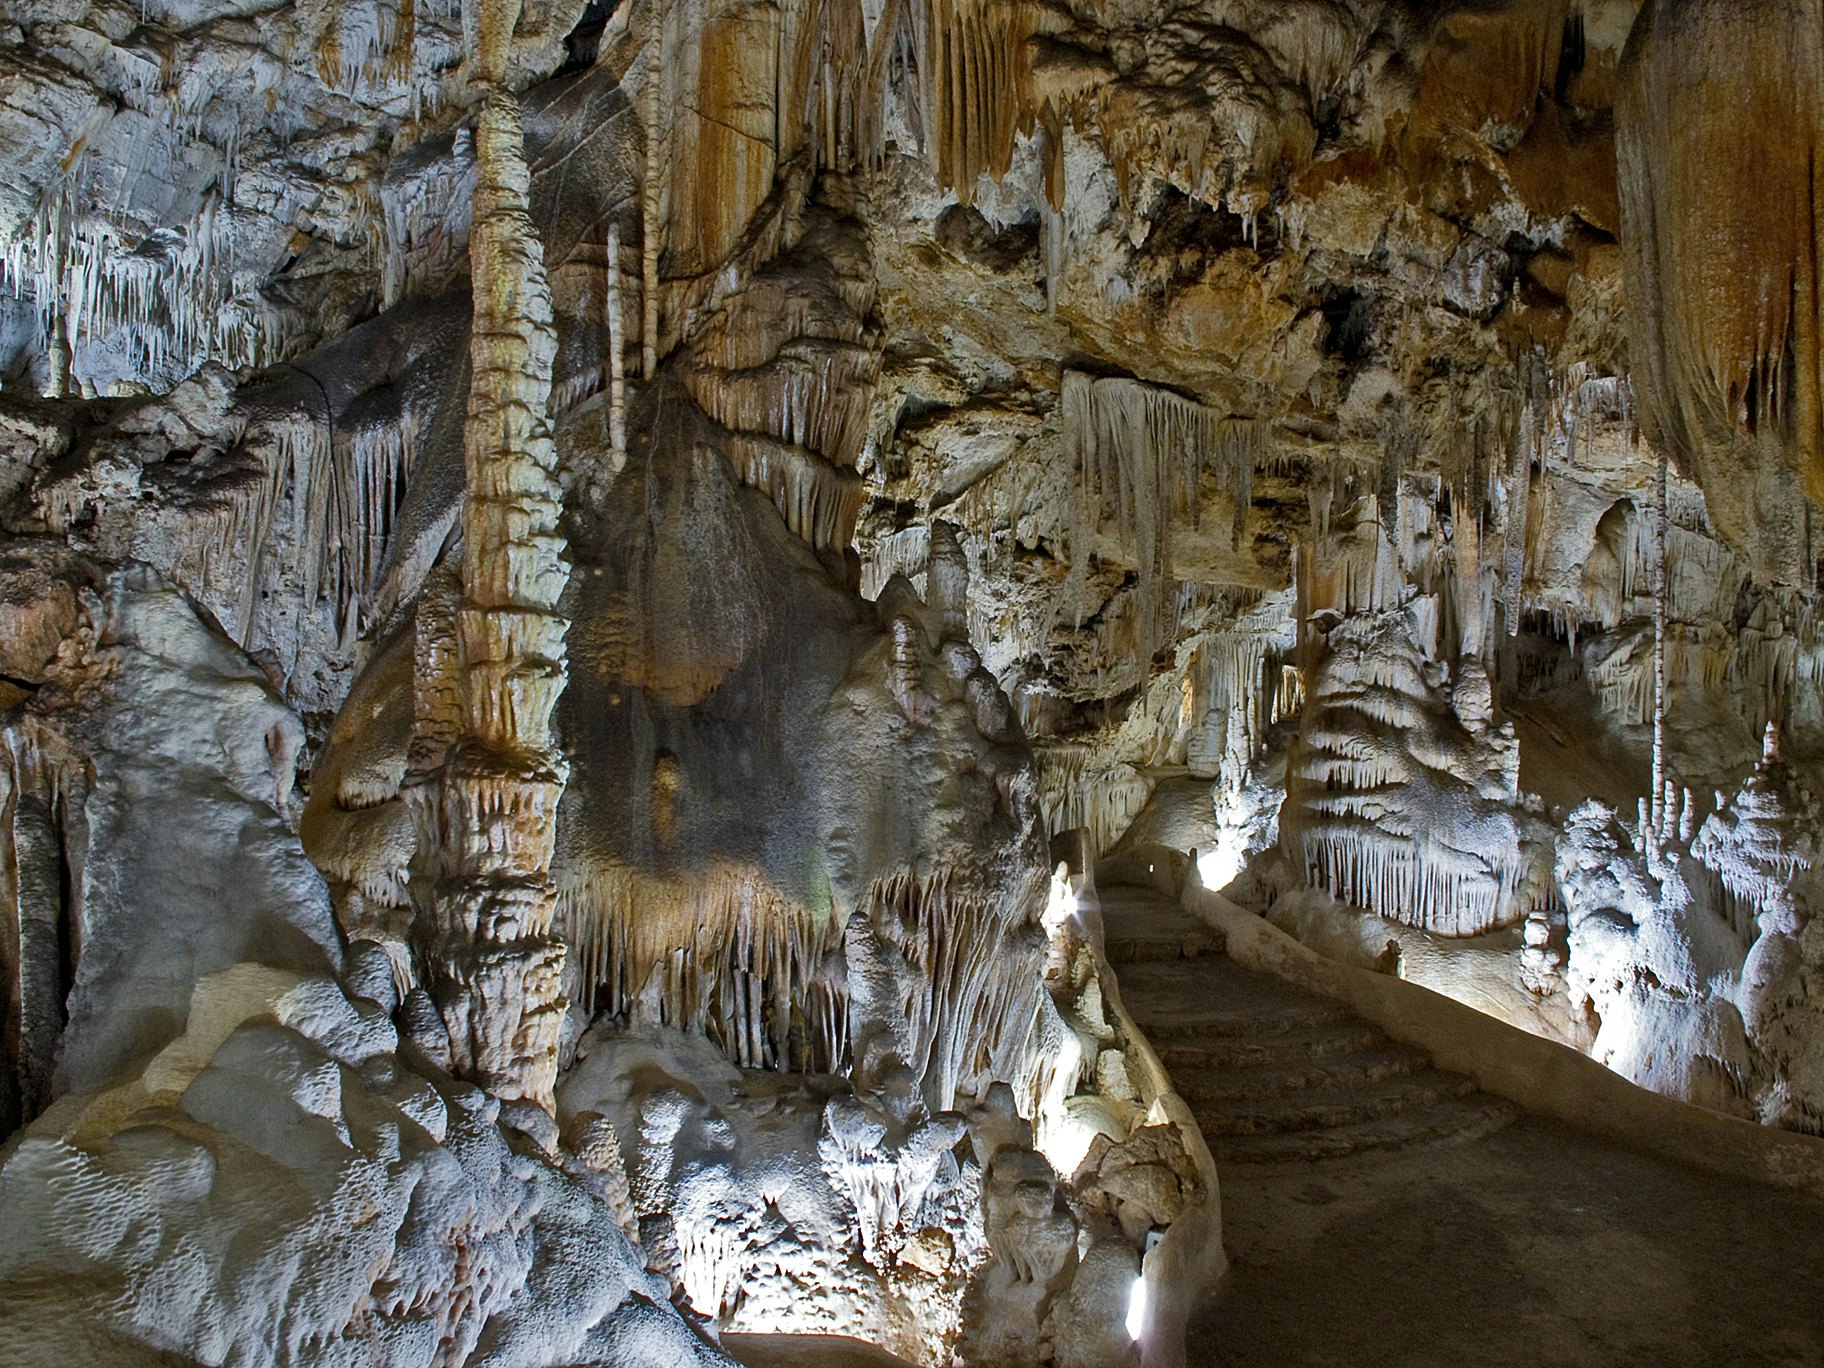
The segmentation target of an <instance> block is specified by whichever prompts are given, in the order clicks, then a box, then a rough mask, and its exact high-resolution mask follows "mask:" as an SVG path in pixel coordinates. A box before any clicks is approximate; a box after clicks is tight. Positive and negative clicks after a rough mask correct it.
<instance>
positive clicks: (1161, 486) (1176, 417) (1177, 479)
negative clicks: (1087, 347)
mask: <svg viewBox="0 0 1824 1368" xmlns="http://www.w3.org/2000/svg"><path fill="white" fill-rule="evenodd" d="M1061 408H1062V420H1063V426H1064V430H1065V432H1066V434H1067V435H1068V438H1069V441H1070V445H1071V452H1072V459H1073V461H1074V464H1075V467H1076V474H1077V484H1078V497H1077V499H1076V501H1075V503H1074V506H1073V509H1072V515H1071V526H1070V529H1069V536H1068V540H1069V548H1070V575H1071V577H1072V580H1073V582H1074V590H1073V592H1071V593H1070V594H1068V595H1067V597H1068V598H1069V599H1071V600H1074V601H1080V600H1081V598H1082V593H1081V591H1082V589H1083V587H1084V585H1085V584H1086V583H1087V576H1088V573H1089V559H1090V554H1091V547H1092V546H1093V544H1094V536H1095V531H1096V528H1097V527H1098V526H1099V525H1100V524H1101V522H1102V521H1103V519H1104V517H1105V516H1106V517H1110V518H1112V520H1113V522H1114V525H1115V527H1116V530H1117V533H1118V535H1119V537H1120V541H1121V544H1122V546H1123V547H1131V548H1132V549H1133V551H1134V554H1135V558H1136V560H1137V562H1138V566H1137V569H1138V572H1139V580H1138V594H1139V598H1138V602H1137V604H1136V610H1135V616H1136V633H1137V640H1136V642H1135V647H1136V651H1137V654H1138V655H1139V656H1140V657H1141V658H1142V659H1151V658H1152V655H1153V653H1154V651H1155V650H1156V648H1157V646H1158V644H1159V642H1160V641H1161V640H1162V639H1163V638H1164V636H1165V635H1166V632H1167V622H1166V619H1167V617H1168V615H1169V612H1170V609H1171V607H1172V605H1171V603H1169V602H1168V600H1167V595H1166V593H1165V590H1166V588H1167V586H1168V585H1169V584H1170V583H1171V579H1172V577H1171V568H1172V555H1171V547H1172V522H1173V519H1174V518H1175V517H1176V516H1178V515H1180V514H1182V515H1184V516H1188V517H1189V518H1190V519H1191V520H1192V522H1193V523H1194V522H1196V521H1197V520H1198V518H1199V516H1200V513H1201V502H1202V499H1201V483H1202V477H1203V474H1204V472H1205V471H1209V472H1212V473H1214V474H1215V475H1216V477H1217V479H1218V480H1219V482H1220V483H1221V484H1222V485H1223V486H1224V488H1226V489H1227V490H1228V492H1229V494H1230V497H1231V498H1232V499H1233V501H1234V504H1235V541H1236V543H1237V544H1238V545H1239V543H1240V541H1241V537H1242V535H1243V532H1244V530H1245V527H1246V519H1247V513H1248V507H1249V505H1250V503H1251V502H1252V499H1253V481H1254V471H1255V468H1256V466H1258V465H1259V464H1260V463H1261V461H1262V459H1263V451H1264V448H1265V445H1266V441H1265V428H1264V425H1263V424H1261V423H1260V422H1259V421H1258V420H1256V419H1252V418H1235V417H1230V416H1228V415H1225V414H1222V413H1220V412H1218V411H1217V410H1215V409H1212V408H1210V407H1208V406H1207V405H1204V404H1200V403H1197V402H1196V401H1195V400H1191V399H1186V398H1184V397H1183V396H1182V395H1178V394H1174V393H1172V392H1171V391H1169V390H1164V389H1160V388H1159V387H1158V386H1155V385H1147V384H1142V383H1141V382H1139V381H1137V380H1126V379H1119V378H1108V379H1096V378H1094V377H1092V376H1089V375H1085V374H1083V373H1082V372H1080V371H1065V372H1064V380H1063V393H1062V397H1061ZM1078 625H1079V626H1081V623H1079V624H1078Z"/></svg>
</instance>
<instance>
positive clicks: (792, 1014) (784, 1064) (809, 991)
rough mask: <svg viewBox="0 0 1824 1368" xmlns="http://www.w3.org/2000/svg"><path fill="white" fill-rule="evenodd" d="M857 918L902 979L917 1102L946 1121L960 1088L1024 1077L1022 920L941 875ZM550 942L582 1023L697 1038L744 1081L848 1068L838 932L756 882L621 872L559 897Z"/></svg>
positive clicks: (1030, 987)
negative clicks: (566, 962)
mask: <svg viewBox="0 0 1824 1368" xmlns="http://www.w3.org/2000/svg"><path fill="white" fill-rule="evenodd" d="M861 910H862V912H863V913H864V914H865V915H866V918H867V920H868V922H869V923H870V926H871V927H872V929H873V931H874V932H875V933H877V934H878V935H879V937H880V938H881V940H882V941H883V942H884V943H885V944H887V945H889V946H891V947H892V948H893V949H894V950H895V951H896V952H897V953H898V954H899V955H900V956H901V957H902V958H903V960H904V962H905V964H906V965H907V967H908V968H909V969H910V970H911V971H912V972H911V974H910V975H909V976H908V979H907V981H908V982H909V983H911V984H914V985H916V987H915V989H913V990H911V991H910V992H909V996H908V997H907V998H906V1000H905V1001H903V1002H902V1003H900V1004H898V1006H899V1007H900V1009H901V1011H902V1013H903V1017H902V1018H901V1019H903V1020H904V1021H905V1022H906V1023H907V1036H908V1039H909V1040H910V1042H911V1057H910V1058H909V1059H908V1060H907V1063H908V1064H909V1065H910V1066H911V1067H912V1069H913V1070H914V1072H915V1073H916V1074H918V1076H919V1077H920V1078H921V1079H922V1080H923V1081H924V1083H925V1094H926V1097H927V1098H937V1099H939V1104H940V1105H944V1106H947V1105H949V1101H950V1100H952V1099H954V1098H955V1096H956V1095H957V1092H958V1089H959V1087H964V1086H965V1085H973V1084H974V1083H975V1082H978V1081H980V1080H981V1079H984V1078H1002V1079H1014V1078H1017V1077H1020V1076H1021V1070H1023V1069H1024V1068H1025V1067H1026V1066H1027V1061H1026V1058H1025V1051H1026V1048H1027V1042H1028V1037H1029V1035H1030V1030H1031V1025H1032V1021H1033V1017H1034V1013H1035V1012H1036V1011H1037V1010H1038V998H1037V994H1038V993H1039V992H1042V991H1043V986H1042V982H1041V975H1040V968H1041V963H1040V959H1039V958H1038V954H1037V952H1036V951H1034V953H1033V955H1032V956H1030V957H1028V956H1026V955H1024V954H1023V953H1022V947H1023V942H1022V941H1021V940H1020V927H1021V923H1020V922H1019V919H1018V917H1017V916H1014V915H1012V914H1009V913H1008V912H1006V911H1005V910H1003V909H1001V908H1000V907H999V906H998V904H997V903H996V901H995V900H994V899H993V898H990V897H985V896H982V895H979V894H976V893H973V892H964V891H963V890H962V889H961V888H960V887H959V885H958V883H957V881H956V879H955V877H954V876H953V875H952V873H951V872H950V871H949V870H948V869H942V870H939V871H937V872H935V873H932V874H929V875H924V876H919V875H916V874H913V873H910V872H901V873H898V874H894V875H891V876H889V877H887V878H884V879H881V880H878V881H877V882H876V883H875V884H874V885H873V886H872V887H871V888H870V889H869V890H868V892H867V893H866V894H865V895H864V897H863V899H862V904H861ZM557 927H558V931H559V934H560V935H561V936H562V937H563V938H564V939H565V940H566V941H567V942H568V943H569V944H570V945H571V947H572V954H571V962H572V965H573V969H572V971H571V972H572V978H571V983H572V985H573V989H572V991H573V993H574V995H575V996H576V998H577V1000H578V1001H579V1002H580V1003H581V1004H582V1005H583V1007H584V1010H585V1011H589V1012H598V1011H599V1012H602V1013H604V1014H606V1015H608V1016H610V1017H613V1018H615V1019H618V1020H621V1021H625V1022H630V1023H637V1024H643V1025H663V1026H672V1027H677V1028H682V1029H688V1030H697V1031H701V1032H703V1033H704V1034H705V1035H707V1036H708V1038H709V1039H710V1040H711V1041H713V1042H714V1043H715V1044H716V1045H717V1046H718V1047H719V1048H720V1049H721V1050H722V1051H723V1052H724V1053H725V1054H727V1055H728V1057H729V1058H730V1059H731V1060H732V1061H733V1062H734V1063H736V1064H738V1065H740V1066H741V1067H744V1068H756V1069H785V1070H791V1071H795V1072H815V1073H834V1072H841V1071H843V1070H845V1069H847V1068H848V1067H849V1066H850V1064H851V1063H852V1060H851V1058H850V1049H849V1046H850V1038H851V1030H852V1024H851V1021H850V1004H849V995H848V990H847V987H846V982H845V975H844V973H843V971H842V970H841V968H840V967H838V965H839V956H840V950H841V946H842V944H843V929H844V928H843V925H842V924H841V923H840V922H839V920H838V919H837V918H836V917H834V916H833V915H831V914H822V915H819V914H816V913H813V912H811V911H810V910H808V909H806V908H803V907H801V906H799V905H797V904H795V903H793V902H791V901H790V900H788V899H786V898H785V897H783V896H782V895H781V894H780V893H779V892H778V891H777V890H776V889H774V888H772V887H771V885H770V884H768V883H767V882H766V881H765V880H764V879H763V878H762V877H761V876H760V875H758V874H757V873H755V872H753V871H748V870H732V869H723V870H718V871H716V872H715V873H713V874H711V875H710V876H708V877H700V878H694V879H690V880H688V881H684V882H668V881H664V880H658V879H651V878H647V877H645V876H643V875H640V874H638V873H635V872H634V871H631V870H627V869H624V868H617V869H614V870H611V871H608V872H606V873H605V874H603V875H599V876H597V877H596V878H594V879H592V880H591V881H590V882H589V883H588V884H587V885H579V884H574V883H572V884H569V885H566V886H565V887H563V888H561V889H560V891H559V897H558V913H557Z"/></svg>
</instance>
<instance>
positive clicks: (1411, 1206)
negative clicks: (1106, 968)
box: [1099, 886, 1824, 1368]
mask: <svg viewBox="0 0 1824 1368" xmlns="http://www.w3.org/2000/svg"><path fill="white" fill-rule="evenodd" d="M1099 902H1100V907H1101V911H1102V915H1103V924H1104V937H1105V943H1106V946H1107V951H1108V958H1109V960H1110V962H1111V963H1112V964H1113V965H1114V968H1115V971H1116V973H1117V975H1118V977H1119V980H1120V986H1121V994H1122V1000H1123V1002H1124V1003H1125V1005H1126V1006H1127V1009H1128V1010H1129V1012H1131V1013H1132V1014H1133V1016H1134V1018H1135V1019H1136V1021H1137V1022H1138V1023H1139V1024H1140V1026H1141V1028H1142V1029H1143V1030H1144V1031H1145V1032H1146V1033H1147V1035H1148V1037H1149V1039H1150V1040H1151V1041H1152V1043H1153V1045H1154V1047H1155V1048H1156V1049H1157V1050H1158V1052H1159V1055H1160V1057H1161V1059H1162V1060H1163V1061H1164V1063H1165V1065H1166V1067H1167V1069H1168V1070H1169V1071H1170V1073H1171V1075H1172V1080H1173V1084H1174V1086H1175V1087H1176V1089H1177V1091H1178V1092H1179V1094H1180V1095H1181V1096H1183V1097H1184V1098H1185V1100H1186V1101H1187V1102H1188V1103H1189V1104H1190V1105H1191V1107H1192V1108H1193V1110H1194V1111H1195V1112H1196V1114H1197V1118H1198V1121H1199V1123H1200V1124H1201V1125H1202V1127H1203V1130H1204V1136H1205V1138H1206V1139H1207V1140H1208V1142H1209V1145H1210V1149H1211V1151H1212V1153H1213V1154H1214V1155H1215V1157H1216V1161H1217V1164H1218V1166H1219V1169H1220V1171H1221V1176H1222V1185H1223V1186H1222V1202H1223V1227H1224V1235H1225V1241H1226V1243H1227V1245H1228V1247H1229V1251H1230V1255H1231V1258H1232V1260H1233V1267H1232V1270H1231V1272H1230V1275H1229V1277H1228V1278H1227V1279H1226V1280H1225V1282H1224V1284H1223V1285H1222V1286H1221V1287H1220V1288H1219V1289H1216V1290H1215V1293H1214V1295H1213V1297H1212V1299H1211V1302H1210V1304H1209V1305H1208V1307H1207V1308H1206V1309H1205V1311H1204V1312H1203V1313H1202V1315H1201V1316H1200V1317H1199V1319H1198V1320H1197V1321H1196V1322H1195V1323H1194V1324H1193V1326H1192V1332H1191V1335H1190V1361H1191V1363H1192V1364H1193V1365H1205V1364H1207V1365H1260V1366H1261V1368H1267V1366H1268V1365H1271V1366H1272V1368H1297V1365H1303V1364H1311V1365H1318V1364H1321V1365H1326V1368H1328V1366H1329V1365H1337V1366H1338V1368H1344V1366H1346V1365H1356V1364H1361V1365H1371V1366H1372V1368H1395V1366H1396V1365H1397V1368H1420V1366H1421V1365H1424V1366H1427V1368H1429V1365H1438V1366H1439V1368H1443V1365H1451V1368H1457V1365H1476V1368H1505V1366H1506V1365H1512V1366H1513V1368H1540V1366H1541V1365H1565V1368H1571V1366H1572V1365H1575V1366H1576V1368H1608V1366H1609V1365H1614V1366H1615V1368H1621V1365H1627V1366H1628V1368H1634V1365H1637V1364H1641V1363H1653V1364H1656V1365H1687V1364H1688V1365H1692V1368H1697V1365H1704V1368H1713V1366H1715V1365H1725V1364H1740V1365H1750V1364H1752V1365H1756V1366H1757V1368H1783V1366H1784V1365H1793V1366H1794V1368H1797V1366H1798V1365H1810V1366H1811V1368H1818V1366H1819V1365H1824V1299H1820V1298H1819V1297H1818V1296H1816V1295H1815V1292H1814V1291H1812V1289H1815V1288H1816V1287H1817V1286H1818V1285H1819V1281H1820V1278H1821V1277H1824V1238H1820V1232H1824V1206H1820V1205H1818V1204H1817V1203H1815V1202H1813V1201H1811V1200H1809V1199H1807V1198H1804V1197H1799V1196H1795V1195H1794V1194H1791V1193H1786V1192H1778V1191H1774V1190H1772V1189H1768V1188H1762V1187H1760V1186H1757V1185H1755V1184H1752V1183H1748V1182H1744V1181H1737V1180H1732V1179H1727V1178H1721V1177H1717V1176H1715V1175H1712V1174H1708V1173H1703V1172H1698V1171H1696V1170H1688V1169H1684V1168H1681V1167H1678V1166H1675V1165H1671V1164H1667V1163H1664V1162H1661V1161H1659V1160H1656V1159H1652V1158H1648V1157H1644V1156H1641V1155H1638V1154H1635V1153H1633V1152H1631V1151H1629V1150H1626V1149H1623V1148H1621V1147H1619V1146H1616V1145H1613V1144H1610V1143H1607V1142H1605V1141H1602V1140H1598V1139H1594V1138H1591V1137H1589V1136H1586V1135H1583V1134H1580V1133H1577V1132H1574V1131H1572V1130H1570V1129H1568V1128H1566V1127H1564V1126H1562V1125H1559V1124H1556V1123H1553V1122H1550V1121H1544V1120H1539V1119H1536V1118H1533V1117H1530V1116H1527V1115H1524V1114H1522V1113H1520V1112H1519V1110H1518V1109H1517V1108H1515V1107H1514V1106H1513V1105H1512V1104H1510V1103H1508V1102H1505V1101H1501V1100H1499V1099H1496V1098H1492V1097H1489V1096H1488V1095H1486V1094H1484V1093H1481V1092H1478V1091H1477V1090H1476V1088H1475V1086H1474V1084H1473V1083H1472V1082H1471V1081H1470V1080H1468V1079H1466V1078H1464V1077H1462V1076H1461V1075H1457V1074H1452V1073H1447V1072H1445V1071H1443V1070H1440V1069H1437V1068H1435V1067H1434V1066H1433V1065H1432V1063H1431V1060H1430V1059H1429V1058H1428V1057H1427V1056H1426V1055H1425V1054H1424V1053H1423V1052H1422V1051H1420V1050H1418V1049H1415V1048H1413V1047H1411V1046H1408V1045H1403V1044H1398V1043H1396V1042H1394V1041H1392V1040H1390V1039H1388V1038H1387V1037H1386V1036H1385V1035H1384V1034H1382V1033H1381V1032H1380V1031H1379V1030H1377V1029H1376V1028H1374V1027H1373V1026H1371V1025H1369V1024H1368V1023H1367V1022H1365V1021H1363V1020H1362V1019H1361V1018H1359V1017H1357V1016H1355V1015H1354V1014H1353V1013H1351V1012H1350V1011H1349V1009H1348V1008H1346V1007H1344V1006H1342V1005H1341V1004H1338V1003H1335V1002H1333V1001H1331V1000H1330V999H1328V998H1324V997H1320V996H1317V995H1315V994H1312V993H1309V992H1306V991H1304V990H1303V989H1299V988H1296V987H1293V986H1292V985H1290V984H1286V983H1284V982H1282V981H1280V980H1279V979H1277V978H1274V977H1272V976H1270V975H1265V974H1260V973H1256V972H1254V971H1252V970H1249V969H1245V968H1243V967H1242V966H1241V965H1239V964H1237V963H1235V962H1234V961H1232V960H1230V959H1229V958H1228V956H1227V955H1226V954H1225V953H1224V952H1223V946H1222V944H1221V939H1220V936H1219V935H1218V934H1217V933H1215V932H1213V931H1211V930H1209V929H1208V928H1207V927H1205V926H1204V925H1203V924H1202V923H1201V922H1200V921H1198V920H1196V919H1195V918H1193V917H1192V916H1191V915H1190V914H1189V913H1187V912H1185V911H1183V910H1182V909H1181V908H1180V907H1179V906H1178V905H1177V904H1176V903H1174V902H1173V901H1171V900H1170V899H1168V898H1166V897H1165V896H1163V895H1161V894H1159V893H1155V892H1153V891H1151V890H1148V889H1141V888H1128V887H1119V886H1115V887H1108V888H1106V889H1104V890H1103V892H1102V896H1101V898H1100V900H1099Z"/></svg>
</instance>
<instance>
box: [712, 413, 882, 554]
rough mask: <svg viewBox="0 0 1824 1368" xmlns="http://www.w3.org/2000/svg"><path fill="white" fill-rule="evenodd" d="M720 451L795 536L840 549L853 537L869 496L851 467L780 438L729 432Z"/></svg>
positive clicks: (821, 548)
mask: <svg viewBox="0 0 1824 1368" xmlns="http://www.w3.org/2000/svg"><path fill="white" fill-rule="evenodd" d="M722 450H723V454H724V455H726V456H727V457H728V461H729V464H730V465H732V466H733V467H734V470H735V475H736V478H738V479H739V480H740V481H741V483H742V484H744V485H746V486H747V487H748V488H750V489H757V490H759V491H760V492H761V493H762V494H765V495H766V496H767V498H769V499H771V500H772V501H773V506H774V507H775V508H777V509H778V510H779V515H780V516H781V517H782V518H784V519H785V525H786V527H787V528H789V529H790V530H791V532H792V533H793V535H795V536H797V537H800V538H802V539H803V540H804V541H806V542H808V543H809V544H810V545H811V547H813V548H814V549H815V550H818V551H824V550H831V549H839V548H841V547H845V546H847V545H849V543H850V542H852V541H854V539H855V523H856V520H857V519H858V518H859V517H860V516H861V506H862V504H863V503H865V502H866V500H867V486H866V485H865V484H864V483H863V481H862V479H861V477H860V476H859V475H857V474H855V473H854V472H853V471H849V470H839V469H838V468H837V467H835V466H833V465H831V464H830V463H829V462H828V461H826V460H824V459H822V458H821V457H819V456H816V455H814V454H813V453H811V452H809V451H807V450H805V449H804V448H803V447H798V446H790V445H787V444H785V443H783V442H775V441H768V440H766V439H764V438H754V437H750V436H747V435H745V434H735V433H731V434H728V435H727V436H725V437H724V438H723V439H722Z"/></svg>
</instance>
